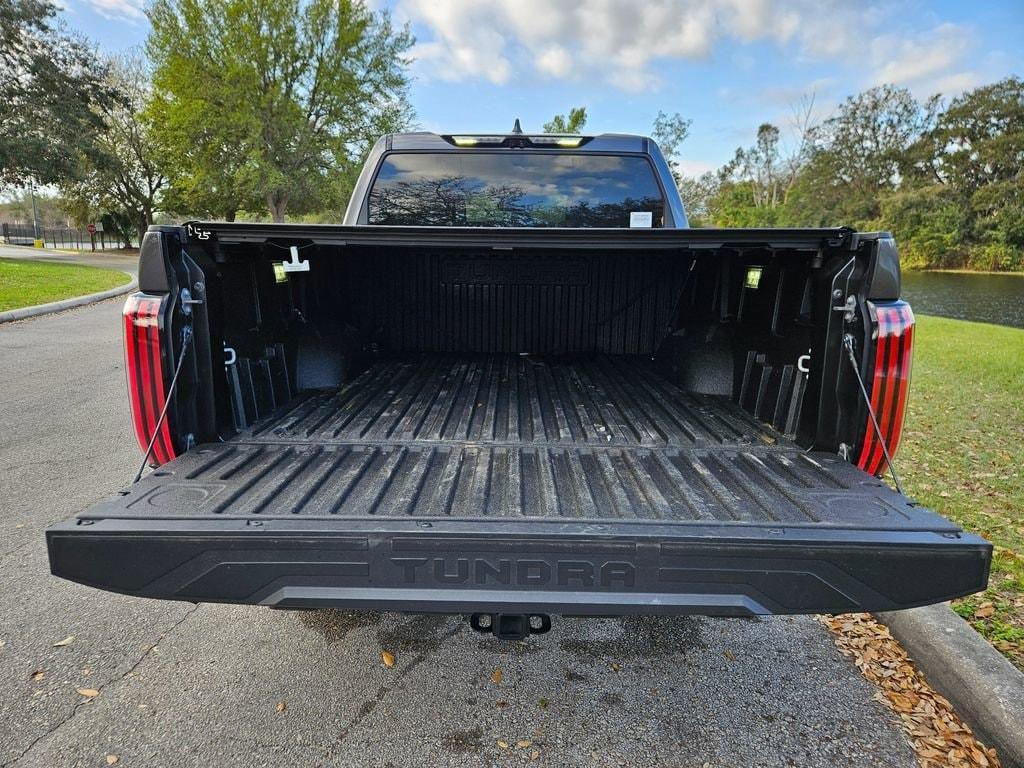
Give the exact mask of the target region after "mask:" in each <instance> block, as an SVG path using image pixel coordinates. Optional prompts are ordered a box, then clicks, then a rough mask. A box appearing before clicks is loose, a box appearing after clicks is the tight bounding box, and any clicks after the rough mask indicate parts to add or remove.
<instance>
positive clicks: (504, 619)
mask: <svg viewBox="0 0 1024 768" xmlns="http://www.w3.org/2000/svg"><path fill="white" fill-rule="evenodd" d="M469 626H471V627H472V628H473V629H475V630H476V631H477V632H483V633H487V632H490V633H491V634H492V635H494V636H495V637H496V638H498V639H499V640H524V639H526V638H527V637H529V636H530V635H543V634H544V633H545V632H548V631H550V630H551V617H550V616H548V615H547V614H546V613H533V614H529V613H474V614H473V615H472V616H470V617H469Z"/></svg>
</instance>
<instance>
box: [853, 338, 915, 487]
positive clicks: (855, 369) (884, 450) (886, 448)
mask: <svg viewBox="0 0 1024 768" xmlns="http://www.w3.org/2000/svg"><path fill="white" fill-rule="evenodd" d="M853 346H854V339H853V336H852V335H850V334H849V333H847V334H845V335H844V336H843V347H844V348H845V349H846V359H847V360H849V361H850V367H851V368H853V375H854V376H856V377H857V384H859V385H860V393H861V395H862V396H863V397H864V404H865V405H866V406H867V407H868V416H869V417H871V426H872V427H873V428H874V430H875V435H876V437H878V444H879V445H881V446H882V454H883V455H884V456H885V460H886V462H887V463H888V464H889V472H890V474H892V482H893V485H895V486H896V491H897V492H898V493H900V494H901V495H905V494H903V484H902V483H900V478H899V475H897V474H896V466H895V465H894V464H893V463H892V456H890V455H889V446H887V445H886V444H885V438H884V437H882V428H881V427H879V426H878V416H877V415H876V414H875V409H874V408H872V407H871V397H870V396H869V395H868V390H867V387H865V386H864V379H862V378H861V377H860V368H859V367H858V366H857V356H856V355H855V354H854V353H853Z"/></svg>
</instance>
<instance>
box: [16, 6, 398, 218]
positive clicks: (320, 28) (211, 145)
mask: <svg viewBox="0 0 1024 768" xmlns="http://www.w3.org/2000/svg"><path fill="white" fill-rule="evenodd" d="M147 15H148V17H149V21H150V24H151V27H152V29H151V32H150V35H149V38H148V40H147V42H146V45H145V49H144V51H141V52H138V53H136V54H133V55H129V56H120V57H103V56H101V55H100V54H99V53H98V51H97V50H96V49H95V48H94V47H93V46H91V45H90V44H89V42H88V41H86V40H85V39H83V38H81V37H79V36H76V35H73V34H71V33H69V32H68V31H67V30H66V29H65V28H63V27H62V25H61V24H60V23H59V22H58V7H57V5H56V4H55V3H54V2H51V0H0V104H2V105H3V106H2V109H3V116H2V118H3V119H0V186H7V187H10V186H25V185H27V184H28V183H29V182H33V183H35V184H37V185H55V186H57V187H58V188H59V189H60V192H61V195H62V197H63V203H64V206H65V208H66V209H67V210H68V212H69V213H70V214H71V215H72V217H73V218H75V219H76V220H79V221H80V222H82V223H84V222H87V221H96V220H99V219H100V218H102V219H103V221H104V222H105V223H106V224H107V225H108V226H113V227H114V228H116V229H120V230H125V231H129V232H136V233H138V234H137V236H139V237H141V233H142V232H144V231H145V228H146V227H147V226H148V225H149V224H151V223H153V221H154V217H155V216H156V215H157V214H159V213H163V214H168V215H170V216H181V217H184V216H189V217H215V218H227V219H229V220H231V219H234V218H235V217H236V215H238V214H239V213H246V214H249V215H253V216H256V217H260V218H262V217H264V216H266V215H267V213H269V214H270V216H271V218H273V220H275V221H283V220H284V217H285V214H286V213H287V214H289V215H291V216H293V217H294V216H303V215H317V214H320V215H324V216H333V217H334V218H337V217H340V212H341V211H343V210H344V207H345V204H346V202H347V198H348V192H349V189H350V188H351V185H352V182H353V180H354V177H355V175H356V174H357V173H358V170H359V168H360V167H361V161H362V158H363V157H364V156H365V153H366V152H367V150H368V149H369V147H370V146H371V145H372V142H373V141H374V140H375V139H376V138H377V137H378V136H380V135H381V134H383V133H387V132H389V131H396V130H402V129H403V128H405V127H407V126H408V125H409V124H410V122H411V120H412V116H413V112H412V108H411V107H410V105H409V101H408V95H407V90H408V82H409V81H408V75H407V65H408V63H409V62H408V59H407V52H408V50H409V49H410V48H411V46H412V43H413V39H412V37H411V35H410V34H409V32H408V30H407V29H402V28H396V27H395V26H394V25H393V23H392V21H391V17H390V15H389V14H388V13H387V12H386V11H371V10H370V9H369V8H368V7H367V6H366V4H365V3H364V2H363V1H362V0H273V1H271V0H154V2H153V3H151V4H150V5H149V7H148V9H147Z"/></svg>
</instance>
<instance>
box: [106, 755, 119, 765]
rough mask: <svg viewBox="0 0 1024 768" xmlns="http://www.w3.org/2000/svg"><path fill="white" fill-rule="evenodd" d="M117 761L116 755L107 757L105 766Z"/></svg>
mask: <svg viewBox="0 0 1024 768" xmlns="http://www.w3.org/2000/svg"><path fill="white" fill-rule="evenodd" d="M117 761H118V757H117V755H107V765H114V764H115V763H116V762H117Z"/></svg>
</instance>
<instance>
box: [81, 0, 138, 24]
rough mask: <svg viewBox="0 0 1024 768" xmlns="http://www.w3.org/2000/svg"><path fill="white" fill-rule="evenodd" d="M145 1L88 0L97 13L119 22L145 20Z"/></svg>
mask: <svg viewBox="0 0 1024 768" xmlns="http://www.w3.org/2000/svg"><path fill="white" fill-rule="evenodd" d="M143 2H144V0H88V3H89V5H90V6H91V7H92V9H93V10H94V11H96V13H98V14H99V15H100V16H103V17H104V18H107V19H115V20H118V21H140V20H142V19H143V18H145V16H146V14H145V13H144V12H143V10H142V8H143Z"/></svg>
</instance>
